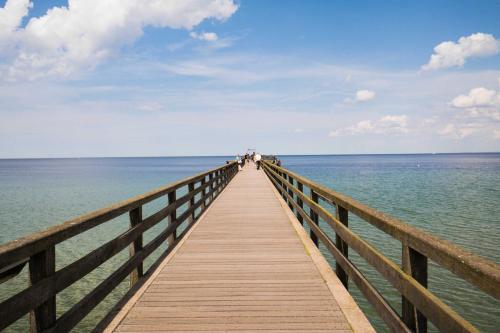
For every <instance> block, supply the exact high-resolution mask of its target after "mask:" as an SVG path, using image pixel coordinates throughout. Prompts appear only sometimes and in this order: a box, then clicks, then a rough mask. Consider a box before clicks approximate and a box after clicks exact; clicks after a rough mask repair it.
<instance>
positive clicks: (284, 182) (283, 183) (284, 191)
mask: <svg viewBox="0 0 500 333" xmlns="http://www.w3.org/2000/svg"><path fill="white" fill-rule="evenodd" d="M281 177H283V179H284V180H285V181H283V182H281V186H282V187H283V193H281V196H282V197H283V199H284V200H285V202H287V203H288V199H287V197H286V194H285V193H286V191H287V190H286V187H287V186H286V181H287V176H286V173H284V172H282V173H281Z"/></svg>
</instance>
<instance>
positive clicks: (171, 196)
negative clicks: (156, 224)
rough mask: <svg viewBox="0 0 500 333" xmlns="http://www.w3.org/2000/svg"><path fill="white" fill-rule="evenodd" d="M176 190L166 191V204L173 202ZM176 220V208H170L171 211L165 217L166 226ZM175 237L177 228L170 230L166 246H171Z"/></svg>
mask: <svg viewBox="0 0 500 333" xmlns="http://www.w3.org/2000/svg"><path fill="white" fill-rule="evenodd" d="M176 196H177V195H176V190H173V191H171V192H169V193H168V204H169V205H171V204H173V203H174V202H175V201H176V200H177V198H176ZM176 220H177V209H174V210H172V213H170V215H169V216H168V218H167V221H168V222H167V228H168V227H169V226H170V225H171V224H174V223H175V222H176ZM176 239H177V229H176V230H174V232H172V234H171V235H170V236H168V238H167V242H168V246H172V244H173V243H174V241H175V240H176Z"/></svg>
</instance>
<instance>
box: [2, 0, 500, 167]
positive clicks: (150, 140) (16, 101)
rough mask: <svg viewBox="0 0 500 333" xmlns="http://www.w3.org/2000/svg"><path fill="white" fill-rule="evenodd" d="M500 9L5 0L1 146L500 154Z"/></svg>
mask: <svg viewBox="0 0 500 333" xmlns="http://www.w3.org/2000/svg"><path fill="white" fill-rule="evenodd" d="M499 13H500V1H497V0H495V1H486V0H484V1H476V0H474V1H466V0H461V1H455V0H450V1H430V0H426V1H347V0H346V1H340V0H339V1H271V0H234V1H233V0H183V1H171V0H70V1H62V0H57V1H49V0H45V1H36V0H35V1H29V0H7V1H5V0H4V1H2V0H0V158H30V157H104V156H186V155H233V154H237V153H243V152H245V151H246V149H247V148H256V149H257V150H258V151H260V152H262V153H268V154H278V155H283V154H366V153H371V154H382V153H434V152H436V153H440V152H498V151H500V14H499Z"/></svg>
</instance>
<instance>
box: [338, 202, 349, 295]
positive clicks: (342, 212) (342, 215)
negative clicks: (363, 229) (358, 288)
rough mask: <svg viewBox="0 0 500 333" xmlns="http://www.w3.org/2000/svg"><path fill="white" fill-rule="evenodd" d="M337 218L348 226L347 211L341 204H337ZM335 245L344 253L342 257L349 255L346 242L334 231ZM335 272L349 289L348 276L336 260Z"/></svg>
mask: <svg viewBox="0 0 500 333" xmlns="http://www.w3.org/2000/svg"><path fill="white" fill-rule="evenodd" d="M336 211H337V219H338V220H339V221H340V222H341V223H342V224H343V225H345V226H346V227H348V226H349V211H348V210H347V209H345V208H344V207H342V206H339V205H337V209H336ZM335 245H337V248H338V249H339V250H340V252H341V253H342V254H343V255H344V257H346V258H348V257H349V247H348V246H347V243H346V242H344V241H343V240H342V238H340V236H339V235H338V234H337V233H335ZM335 272H336V273H337V276H338V278H339V280H340V282H342V284H343V285H344V287H345V288H346V289H349V276H348V275H347V273H346V272H345V271H344V269H343V268H342V267H341V266H340V265H339V263H338V262H336V263H335Z"/></svg>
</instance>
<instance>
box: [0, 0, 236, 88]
mask: <svg viewBox="0 0 500 333" xmlns="http://www.w3.org/2000/svg"><path fill="white" fill-rule="evenodd" d="M31 6H32V4H31V2H30V1H26V0H7V2H6V4H5V6H4V7H3V8H0V46H2V48H1V50H0V57H2V58H5V59H6V61H4V63H7V68H6V69H4V70H5V71H6V73H4V76H5V75H6V76H8V77H9V78H18V77H23V78H28V79H36V78H38V77H42V76H62V77H65V76H68V75H71V74H72V73H74V72H77V71H78V70H81V69H88V68H93V67H95V66H96V65H97V64H99V63H100V62H102V61H103V60H104V59H107V58H109V57H110V56H111V55H113V54H115V53H116V52H117V51H119V49H120V48H121V47H122V46H124V45H127V44H130V43H133V42H134V41H135V40H137V39H138V38H139V37H140V36H141V35H142V33H143V29H144V28H145V27H147V26H153V27H159V28H172V29H187V30H191V29H193V28H194V27H195V26H197V25H198V24H200V23H201V22H202V21H204V20H205V19H209V18H212V19H216V20H220V21H224V20H226V19H227V18H229V17H230V16H231V15H232V14H233V13H234V12H235V11H236V10H237V8H238V6H237V5H236V4H235V3H234V2H233V0H183V1H175V0H123V1H118V0H69V2H68V6H67V7H53V8H51V9H49V10H48V11H47V13H46V14H45V15H43V16H41V17H33V18H31V19H30V20H29V21H28V23H27V24H26V26H24V27H21V26H20V25H21V22H22V18H23V17H25V16H26V15H27V14H28V11H29V8H31ZM212 34H213V33H206V34H200V36H201V38H205V40H211V39H212V40H213V38H214V37H215V38H216V35H215V34H213V35H212Z"/></svg>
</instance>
